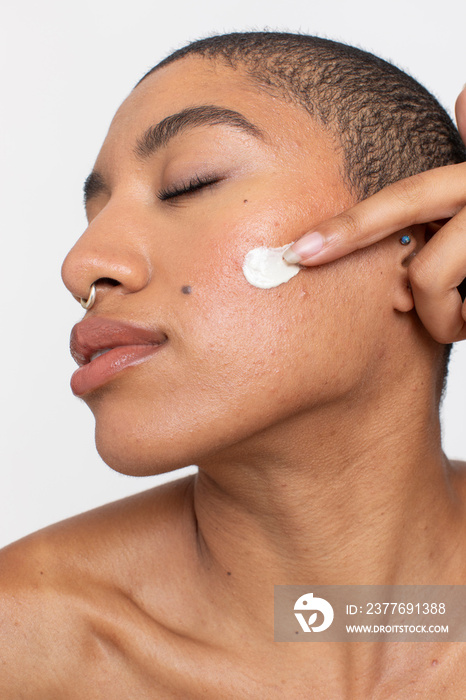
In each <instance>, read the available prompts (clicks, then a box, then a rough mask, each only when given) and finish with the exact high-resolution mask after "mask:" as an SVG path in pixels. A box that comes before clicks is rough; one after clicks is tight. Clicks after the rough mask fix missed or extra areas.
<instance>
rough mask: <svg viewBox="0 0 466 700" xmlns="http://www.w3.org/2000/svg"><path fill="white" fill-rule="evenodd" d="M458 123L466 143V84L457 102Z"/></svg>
mask: <svg viewBox="0 0 466 700" xmlns="http://www.w3.org/2000/svg"><path fill="white" fill-rule="evenodd" d="M455 113H456V123H457V124H458V131H459V132H460V134H461V138H462V139H463V143H465V144H466V85H465V86H464V88H463V89H462V91H461V92H460V94H459V95H458V98H457V100H456V104H455Z"/></svg>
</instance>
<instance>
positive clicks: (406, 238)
mask: <svg viewBox="0 0 466 700" xmlns="http://www.w3.org/2000/svg"><path fill="white" fill-rule="evenodd" d="M400 243H401V245H409V244H410V243H411V236H401V238H400Z"/></svg>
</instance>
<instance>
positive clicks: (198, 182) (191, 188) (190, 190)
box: [157, 175, 222, 202]
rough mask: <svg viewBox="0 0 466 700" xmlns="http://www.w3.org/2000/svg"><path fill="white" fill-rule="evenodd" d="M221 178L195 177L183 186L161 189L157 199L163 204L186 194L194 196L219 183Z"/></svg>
mask: <svg viewBox="0 0 466 700" xmlns="http://www.w3.org/2000/svg"><path fill="white" fill-rule="evenodd" d="M221 179H222V178H219V177H212V176H206V177H201V176H199V175H196V176H195V177H193V178H191V180H190V181H189V182H187V183H185V184H181V185H174V186H173V187H166V188H162V189H160V190H159V191H158V192H157V197H158V198H159V199H160V200H162V202H164V201H165V200H167V199H173V198H174V197H181V196H182V195H186V194H194V193H195V192H197V191H198V190H201V189H202V188H204V187H209V186H212V185H215V184H217V183H218V182H220V180H221Z"/></svg>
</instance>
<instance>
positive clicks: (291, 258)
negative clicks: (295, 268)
mask: <svg viewBox="0 0 466 700" xmlns="http://www.w3.org/2000/svg"><path fill="white" fill-rule="evenodd" d="M323 247H324V237H323V236H322V234H320V233H317V231H314V233H307V234H306V235H305V236H303V237H302V238H300V239H299V241H298V242H297V243H295V244H294V245H293V246H292V247H291V248H288V250H285V253H284V255H283V257H284V258H285V260H286V261H287V262H289V263H294V264H296V263H299V262H301V260H305V259H307V258H310V257H312V256H313V255H315V254H316V253H318V252H319V251H320V250H322V248H323Z"/></svg>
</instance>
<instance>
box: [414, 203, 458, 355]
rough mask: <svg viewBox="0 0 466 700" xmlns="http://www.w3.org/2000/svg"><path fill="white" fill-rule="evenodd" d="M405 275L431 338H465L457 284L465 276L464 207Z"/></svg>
mask: <svg viewBox="0 0 466 700" xmlns="http://www.w3.org/2000/svg"><path fill="white" fill-rule="evenodd" d="M408 277H409V282H410V286H411V291H412V293H413V298H414V304H415V307H416V312H417V314H418V316H419V318H420V319H421V321H422V323H423V325H424V326H425V328H426V329H427V330H428V332H429V333H430V335H431V336H432V337H433V338H434V340H437V341H438V342H439V343H454V342H456V341H458V340H465V339H466V303H463V300H462V298H461V296H460V293H459V291H458V289H457V287H458V286H459V285H460V284H461V282H462V281H463V279H464V278H465V277H466V209H463V210H462V211H461V212H460V213H459V214H458V215H457V216H455V217H454V218H453V219H451V221H449V222H448V224H446V225H445V226H444V227H443V228H442V229H441V230H440V231H439V232H438V233H437V234H436V235H435V237H434V238H433V239H432V241H431V242H430V243H429V245H428V246H424V248H422V250H421V251H420V252H419V253H418V254H417V256H416V257H415V258H414V259H413V260H412V262H411V264H410V265H409V267H408Z"/></svg>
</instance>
